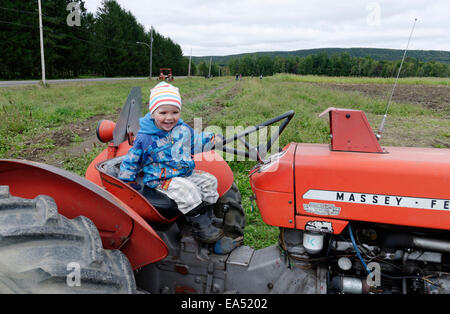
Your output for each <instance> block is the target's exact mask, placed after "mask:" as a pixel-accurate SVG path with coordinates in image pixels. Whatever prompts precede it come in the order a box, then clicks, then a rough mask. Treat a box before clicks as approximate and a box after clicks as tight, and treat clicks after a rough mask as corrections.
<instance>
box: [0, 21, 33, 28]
mask: <svg viewBox="0 0 450 314" xmlns="http://www.w3.org/2000/svg"><path fill="white" fill-rule="evenodd" d="M0 23H2V24H11V25H18V26H23V27H29V28H39V26H34V25H28V24H20V23H13V22H8V21H0Z"/></svg>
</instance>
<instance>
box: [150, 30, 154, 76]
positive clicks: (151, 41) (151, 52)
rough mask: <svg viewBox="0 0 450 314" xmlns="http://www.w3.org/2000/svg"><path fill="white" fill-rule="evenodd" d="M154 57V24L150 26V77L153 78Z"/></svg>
mask: <svg viewBox="0 0 450 314" xmlns="http://www.w3.org/2000/svg"><path fill="white" fill-rule="evenodd" d="M152 57H153V25H152V26H151V28H150V79H152V59H153V58H152Z"/></svg>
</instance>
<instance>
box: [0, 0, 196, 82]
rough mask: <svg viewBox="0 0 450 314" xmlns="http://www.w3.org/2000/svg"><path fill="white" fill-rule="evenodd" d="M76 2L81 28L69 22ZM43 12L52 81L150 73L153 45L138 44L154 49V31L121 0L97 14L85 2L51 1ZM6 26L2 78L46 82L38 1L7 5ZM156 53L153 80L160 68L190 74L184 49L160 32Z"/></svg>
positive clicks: (1, 39)
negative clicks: (42, 80)
mask: <svg viewBox="0 0 450 314" xmlns="http://www.w3.org/2000/svg"><path fill="white" fill-rule="evenodd" d="M70 2H77V3H79V7H80V10H79V15H78V16H79V18H80V19H79V22H80V23H79V24H78V25H79V26H78V25H74V26H69V25H68V23H67V19H68V15H69V14H71V11H68V10H67V5H68V4H69V3H70ZM42 14H43V16H42V19H43V33H44V51H45V69H46V77H47V78H73V77H79V76H80V75H93V76H148V75H149V64H150V49H149V46H145V45H143V44H137V42H144V43H147V44H148V45H150V30H146V29H145V28H144V26H143V25H141V24H140V23H138V22H137V20H136V18H135V17H134V16H133V14H132V13H131V12H129V11H126V10H124V9H123V8H122V7H121V6H120V5H119V4H118V3H117V2H116V1H115V0H105V1H103V2H102V4H101V6H100V7H99V8H98V9H97V11H96V13H95V14H93V13H90V12H87V10H86V8H85V3H84V1H82V0H76V1H74V0H45V1H42ZM72 24H73V23H72ZM0 27H1V30H2V31H1V32H0V78H1V79H29V78H40V77H41V55H40V40H39V15H38V4H37V1H13V0H11V1H2V2H1V4H0ZM152 51H153V53H152V75H153V76H155V75H158V74H159V69H160V68H172V70H173V73H174V75H185V74H186V73H187V71H188V63H189V59H188V58H186V57H184V56H183V53H182V50H181V47H180V46H179V45H178V44H176V43H174V42H173V41H172V40H171V39H170V38H167V37H164V36H163V35H161V34H160V33H158V32H157V31H155V30H153V50H152ZM194 71H195V65H194V68H193V72H192V73H195V72H194Z"/></svg>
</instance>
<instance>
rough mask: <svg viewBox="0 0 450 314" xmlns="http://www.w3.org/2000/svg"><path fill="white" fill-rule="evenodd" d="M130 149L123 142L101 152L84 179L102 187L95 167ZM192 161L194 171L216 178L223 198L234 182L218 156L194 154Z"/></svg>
mask: <svg viewBox="0 0 450 314" xmlns="http://www.w3.org/2000/svg"><path fill="white" fill-rule="evenodd" d="M130 148H131V146H130V144H128V142H126V141H125V142H123V143H122V144H120V145H119V146H118V147H117V149H116V150H115V151H114V153H113V154H111V151H108V150H112V149H114V147H108V148H107V149H105V150H103V151H102V152H101V153H100V154H99V155H98V156H97V157H96V158H95V159H94V160H93V161H92V162H91V164H90V165H89V166H88V168H87V170H86V174H85V178H86V179H87V180H89V181H91V182H93V183H95V184H97V185H98V186H103V182H102V179H101V176H100V173H99V171H98V169H97V168H96V166H97V165H98V164H99V163H101V162H103V161H105V160H107V159H110V158H114V157H119V156H123V155H126V154H127V153H128V150H129V149H130ZM193 159H194V161H195V169H197V170H202V171H206V172H208V173H211V174H212V175H214V176H215V177H216V178H217V192H218V193H219V196H223V195H224V194H225V193H226V192H227V191H228V190H229V189H230V188H231V185H232V184H233V182H234V175H233V171H232V170H231V168H230V166H229V165H228V163H227V162H226V161H225V160H224V159H223V158H222V156H221V155H220V154H218V153H217V152H216V151H214V150H212V151H207V152H203V153H199V154H195V155H194V156H193Z"/></svg>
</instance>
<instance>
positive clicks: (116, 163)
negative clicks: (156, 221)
mask: <svg viewBox="0 0 450 314" xmlns="http://www.w3.org/2000/svg"><path fill="white" fill-rule="evenodd" d="M124 157H125V156H120V157H116V158H113V159H109V160H107V161H104V162H102V163H101V164H99V168H100V169H101V170H102V171H103V172H104V173H106V174H108V175H109V176H112V177H114V178H116V179H117V178H118V176H119V172H120V164H121V163H122V160H123V159H124ZM142 180H143V173H142V171H141V172H139V174H138V176H137V179H136V182H137V183H139V184H140V185H141V190H140V191H137V192H139V193H140V195H141V196H142V197H143V198H145V199H146V200H147V201H148V202H149V203H150V204H151V205H152V206H153V207H154V208H155V209H156V211H157V212H158V213H159V215H160V216H162V217H163V218H164V220H167V222H168V221H172V220H174V219H175V218H176V217H178V216H179V215H181V212H180V211H179V210H178V205H177V203H175V201H174V200H172V199H171V198H169V197H168V196H167V195H165V194H164V193H161V192H159V191H158V190H156V189H152V188H148V187H146V186H144V185H143V184H142ZM120 182H122V181H120ZM144 218H145V217H144Z"/></svg>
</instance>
